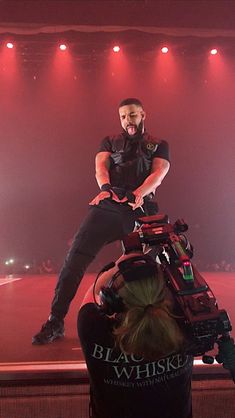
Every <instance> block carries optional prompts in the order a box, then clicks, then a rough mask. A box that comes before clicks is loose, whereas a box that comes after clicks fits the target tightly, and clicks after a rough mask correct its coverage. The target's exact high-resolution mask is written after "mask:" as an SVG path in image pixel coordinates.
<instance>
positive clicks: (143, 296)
mask: <svg viewBox="0 0 235 418" xmlns="http://www.w3.org/2000/svg"><path fill="white" fill-rule="evenodd" d="M118 293H119V295H120V296H121V297H122V299H123V302H124V304H125V306H126V310H125V312H123V313H122V314H121V319H120V322H119V323H118V324H117V326H116V327H115V329H114V331H113V334H114V336H115V340H116V343H117V345H118V346H119V347H120V349H121V350H122V351H123V352H124V353H126V354H134V355H137V356H141V357H144V358H145V359H148V360H158V359H160V358H162V357H165V356H167V355H170V354H173V353H176V352H178V351H180V350H181V349H182V347H183V343H184V336H183V333H182V331H181V330H180V328H179V326H178V324H177V322H176V319H175V318H176V316H174V315H173V313H172V302H171V300H170V298H169V297H167V292H166V286H165V282H164V279H163V273H162V271H161V270H160V268H159V269H158V274H157V275H156V276H153V277H148V278H144V279H141V280H134V281H130V282H125V284H124V286H123V287H122V288H121V289H120V290H119V291H118Z"/></svg>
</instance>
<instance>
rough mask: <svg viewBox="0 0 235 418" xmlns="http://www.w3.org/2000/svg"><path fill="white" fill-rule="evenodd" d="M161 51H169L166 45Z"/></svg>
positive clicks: (164, 52)
mask: <svg viewBox="0 0 235 418" xmlns="http://www.w3.org/2000/svg"><path fill="white" fill-rule="evenodd" d="M161 51H162V53H163V54H167V52H169V49H168V48H167V46H163V48H162V49H161Z"/></svg>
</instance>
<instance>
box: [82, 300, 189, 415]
mask: <svg viewBox="0 0 235 418" xmlns="http://www.w3.org/2000/svg"><path fill="white" fill-rule="evenodd" d="M113 325H114V321H113V320H112V319H110V318H108V317H107V316H105V315H104V314H102V313H101V312H100V311H99V309H98V308H97V307H96V305H95V304H94V303H89V304H86V305H84V306H83V307H82V308H81V310H80V312H79V315H78V335H79V338H80V341H81V346H82V349H83V353H84V356H85V360H86V363H87V368H88V373H89V378H90V387H91V404H92V411H93V415H92V417H93V418H144V417H146V418H173V417H174V418H191V417H192V403H191V375H192V363H193V359H192V357H191V356H188V355H183V354H175V355H170V356H168V357H166V358H162V359H160V360H158V361H155V362H154V361H147V360H145V359H141V358H138V357H136V356H134V355H126V354H124V353H122V352H121V351H120V350H119V349H117V348H115V345H114V338H113V335H112V327H113Z"/></svg>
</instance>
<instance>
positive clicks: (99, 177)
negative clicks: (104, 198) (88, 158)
mask: <svg viewBox="0 0 235 418" xmlns="http://www.w3.org/2000/svg"><path fill="white" fill-rule="evenodd" d="M110 155H111V153H110V152H106V151H102V152H98V154H97V155H96V158H95V178H96V181H97V183H98V185H99V187H100V188H101V186H102V185H103V184H106V183H110V177H109V167H110V159H109V157H110Z"/></svg>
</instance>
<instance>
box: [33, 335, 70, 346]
mask: <svg viewBox="0 0 235 418" xmlns="http://www.w3.org/2000/svg"><path fill="white" fill-rule="evenodd" d="M64 336H65V333H63V334H59V335H56V336H55V337H51V338H50V339H48V340H46V341H37V340H34V339H32V344H33V345H46V344H50V343H53V341H55V340H58V339H59V338H63V337H64Z"/></svg>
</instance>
